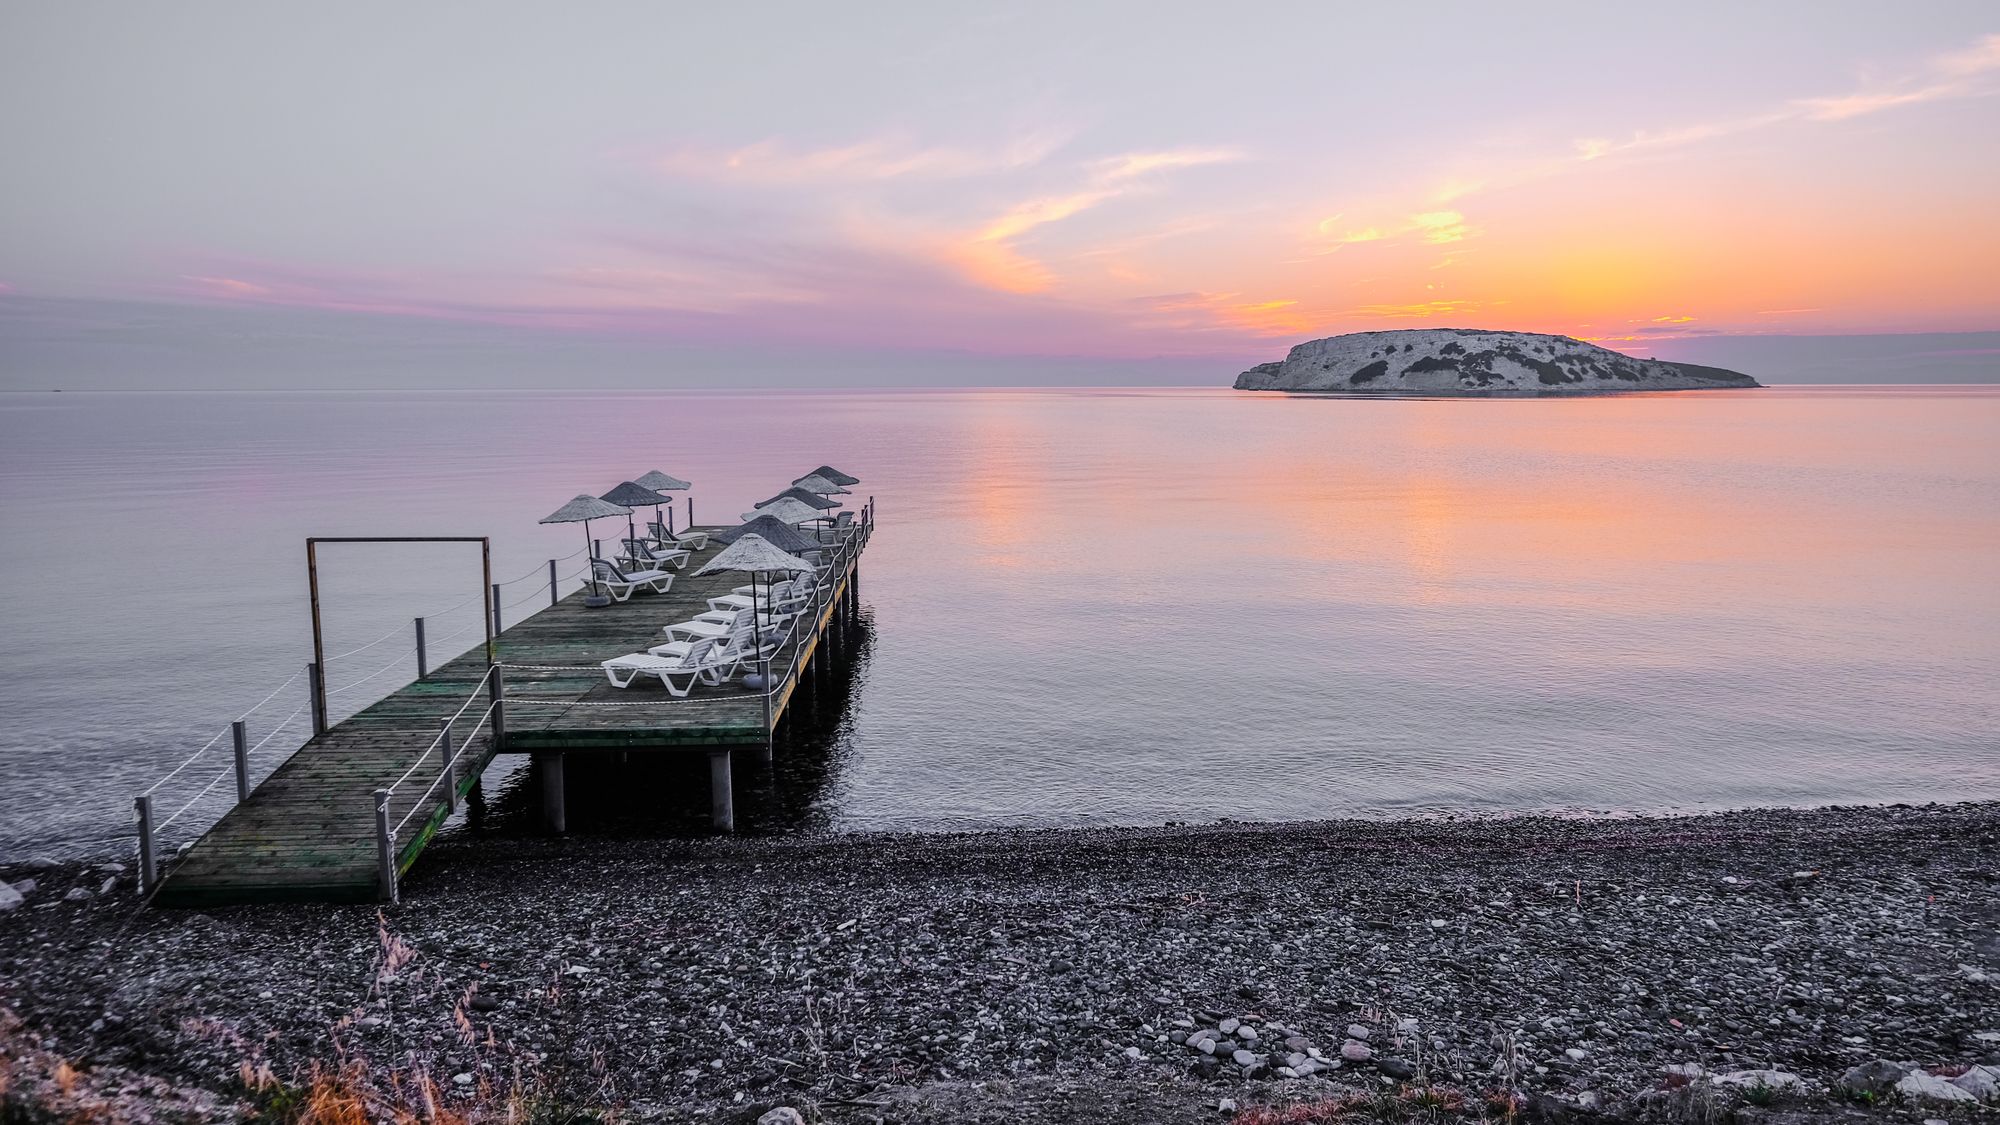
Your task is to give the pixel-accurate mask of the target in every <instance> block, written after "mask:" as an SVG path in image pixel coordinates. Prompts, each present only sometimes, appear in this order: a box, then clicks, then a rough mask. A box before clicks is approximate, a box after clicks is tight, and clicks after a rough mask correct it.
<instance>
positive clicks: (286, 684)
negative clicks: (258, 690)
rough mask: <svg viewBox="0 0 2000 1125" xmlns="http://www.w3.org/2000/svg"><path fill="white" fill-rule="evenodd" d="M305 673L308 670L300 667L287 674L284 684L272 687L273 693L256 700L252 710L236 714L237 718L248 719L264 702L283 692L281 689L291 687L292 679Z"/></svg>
mask: <svg viewBox="0 0 2000 1125" xmlns="http://www.w3.org/2000/svg"><path fill="white" fill-rule="evenodd" d="M305 674H306V670H305V669H304V668H301V669H299V670H298V671H296V672H293V673H292V674H291V675H289V676H286V677H285V682H284V683H282V684H279V685H278V686H277V687H275V688H272V689H271V694H269V695H267V696H265V697H264V698H262V699H260V700H258V701H257V702H256V704H255V705H254V706H252V707H251V708H250V710H248V711H245V712H243V713H242V714H241V715H238V716H236V717H237V719H238V720H242V719H247V718H249V717H250V716H251V714H252V713H254V712H255V711H256V710H257V708H258V707H262V706H263V705H264V704H266V703H269V702H271V701H272V700H273V699H276V698H278V693H279V692H281V691H283V690H285V689H286V688H288V687H291V686H292V681H293V680H296V679H298V678H299V677H300V676H303V675H305Z"/></svg>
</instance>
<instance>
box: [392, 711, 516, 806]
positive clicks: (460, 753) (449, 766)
mask: <svg viewBox="0 0 2000 1125" xmlns="http://www.w3.org/2000/svg"><path fill="white" fill-rule="evenodd" d="M499 705H500V702H499V701H498V700H495V701H493V702H492V703H490V704H488V705H487V707H486V710H485V711H483V712H481V713H480V715H479V721H478V722H476V723H474V724H472V730H471V731H470V732H469V733H467V734H466V736H465V737H464V738H463V739H461V740H460V741H459V743H458V744H457V745H456V746H454V747H452V751H451V757H450V758H449V759H447V760H445V761H442V762H439V763H438V770H437V773H436V775H435V776H433V777H432V778H431V783H430V784H429V785H426V786H424V791H423V792H421V793H419V794H417V795H416V797H415V798H414V800H413V803H412V804H411V805H410V811H409V812H406V813H404V814H403V819H401V820H399V821H397V822H396V827H395V829H394V831H395V832H397V833H398V834H400V833H401V832H402V831H403V826H404V825H406V824H408V823H410V818H411V817H413V816H415V815H417V811H418V810H419V809H421V808H423V807H424V806H423V802H424V799H425V798H427V797H429V796H430V795H431V793H432V791H433V790H435V789H436V788H437V787H438V782H440V781H443V780H444V779H445V778H446V776H450V777H451V779H452V784H453V785H456V784H458V760H459V759H460V758H462V757H464V756H465V751H466V750H467V748H469V747H470V746H471V745H472V743H473V740H474V739H476V738H478V737H479V732H480V730H481V728H483V727H485V726H486V720H487V719H489V718H491V717H492V716H493V708H495V707H498V706H499ZM462 713H463V712H461V714H462ZM438 733H439V734H440V735H442V734H443V733H444V732H443V731H442V730H440V731H439V732H438ZM424 754H425V756H426V757H428V756H429V755H430V751H429V749H426V750H425V751H424ZM417 763H418V765H421V764H423V759H422V758H419V759H417ZM410 770H411V773H414V772H416V767H415V766H412V767H411V768H410ZM447 771H449V772H448V773H447ZM403 776H404V777H405V778H407V777H409V776H410V775H409V774H407V773H406V774H404V775H403ZM396 784H397V785H401V784H402V782H400V781H399V782H397V783H396ZM389 791H390V793H391V794H394V792H395V787H394V786H391V787H390V790H389Z"/></svg>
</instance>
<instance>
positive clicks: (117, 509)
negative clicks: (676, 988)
mask: <svg viewBox="0 0 2000 1125" xmlns="http://www.w3.org/2000/svg"><path fill="white" fill-rule="evenodd" d="M821 462H827V463H831V464H833V465H835V466H838V467H840V468H842V469H845V470H846V471H848V472H851V473H854V474H855V475H857V476H860V477H862V478H863V479H864V480H865V482H866V483H865V484H863V485H862V486H860V487H859V488H857V489H856V490H855V491H856V492H857V494H859V495H860V496H862V497H865V496H867V495H873V496H875V497H876V498H877V500H878V503H879V510H880V518H881V521H882V527H881V530H880V532H879V533H878V534H877V535H876V537H875V539H874V542H873V543H872V544H871V546H870V548H869V552H868V555H867V557H866V559H865V561H864V568H863V599H862V600H863V603H864V609H865V623H866V627H867V637H866V641H865V643H864V645H863V646H862V647H861V649H860V654H861V655H860V659H859V661H858V663H857V666H856V667H855V669H854V670H853V673H852V675H851V677H850V678H849V679H848V680H847V681H846V682H844V683H843V684H841V685H840V689H839V692H838V693H837V694H836V695H835V696H834V698H833V702H834V703H836V704H837V706H828V707H824V708H822V712H823V713H822V714H820V715H818V716H816V717H814V718H813V719H812V721H811V723H810V724H803V723H802V725H804V726H806V727H808V729H805V730H803V731H801V732H800V733H799V734H798V735H797V736H796V741H797V743H798V744H797V745H796V746H793V747H790V748H788V752H789V762H788V764H781V766H780V768H779V769H778V770H777V772H776V773H775V774H774V775H772V776H768V777H764V778H762V779H755V778H753V779H751V781H749V782H748V783H746V784H747V786H748V788H750V789H752V790H753V791H754V793H753V796H752V798H751V802H752V804H753V805H755V806H756V808H755V809H754V810H753V811H752V813H751V814H750V816H749V817H748V819H749V821H750V823H751V824H752V825H753V826H758V827H762V828H766V829H777V830H783V829H788V828H804V829H808V830H834V831H841V830H852V829H920V830H937V829H958V828H978V827H992V826H1003V825H1086V824H1142V823H1159V822H1162V821H1167V820H1189V821H1203V820H1213V819H1216V818H1224V817H1228V818H1238V819H1258V820H1270V819H1296V818H1313V817H1332V816H1349V815H1356V816H1372V817H1384V816H1402V815H1415V814H1444V813H1475V814H1493V813H1504V812H1510V811H1516V810H1563V811H1574V812H1583V813H1619V812H1652V811H1668V810H1699V809H1712V808H1720V807H1741V806H1754V805H1773V804H1799V805H1805V804H1822V803H1841V802H1893V801H1912V802H1916V801H1944V800H1958V799H1968V798H1992V797H2000V687H1996V685H2000V566H1996V564H2000V388H1981V387H1970V388H1896V389H1890V388H1839V389H1834V388H1784V389H1771V390H1763V391H1731V392H1716V393H1689V394H1672V395H1655V396H1637V395H1635V396H1628V397H1610V398H1593V399H1579V400H1516V401H1492V402H1485V401H1449V400H1446V401H1437V400H1430V401H1426V400H1392V401H1339V400H1325V399H1292V398H1285V397H1282V396H1264V395H1250V394H1239V393H1234V392H1230V391H1226V390H1214V391H1211V390H1137V391H1134V390H1095V391H1093V390H1069V391H1048V390H1026V391H1011V390H1010V391H951V392H942V391H919V392H907V391H895V392H886V391H885V392H848V393H826V394H818V393H757V394H706V393H661V394H631V393H435V394H429V393H410V394H382V393H366V394H358V393H357V394H339V393H324V394H321V393H310V394H77V393H65V394H26V393H16V394H7V395H0V466H3V467H4V473H0V521H4V535H0V562H4V577H5V581H4V583H0V713H4V719H5V721H4V722H0V778H4V781H0V854H12V855H18V854H22V853H27V852H39V851H49V852H58V851H63V850H80V849H90V848H100V849H101V848H104V847H106V846H108V845H107V842H108V841H110V840H113V839H122V838H123V837H124V835H125V833H126V831H127V826H128V824H129V821H130V807H131V797H132V795H133V794H134V793H135V792H137V791H138V790H140V789H142V788H144V787H145V786H146V785H148V784H150V783H151V782H152V780H153V779H154V778H156V777H157V776H158V775H159V774H161V773H162V772H163V771H164V770H166V769H167V768H169V767H171V766H172V765H173V764H174V763H176V762H178V761H180V760H181V759H182V758H184V757H185V756H187V755H188V754H189V753H191V752H192V751H193V750H195V749H196V748H198V747H200V746H201V745H202V744H203V743H204V742H206V741H207V740H208V739H209V738H210V737H211V736H213V735H214V734H215V733H216V732H217V731H218V730H220V729H221V728H222V727H223V726H224V725H225V724H226V723H227V721H228V720H229V719H230V718H232V717H234V716H235V715H236V714H238V713H240V712H241V711H243V709H245V708H246V707H250V706H251V705H252V704H256V703H258V702H259V700H260V699H261V698H262V697H264V696H265V695H266V694H267V693H270V692H272V691H273V690H276V691H277V692H278V694H277V695H276V696H275V697H273V698H272V700H271V701H270V702H268V703H266V704H264V705H263V706H262V707H260V708H259V709H258V710H257V711H256V712H255V713H253V715H252V719H251V737H252V738H253V739H263V738H265V737H266V736H267V735H269V736H270V741H268V742H267V743H266V744H265V745H264V747H263V748H262V749H261V750H259V751H258V756H257V763H258V765H257V769H258V771H259V772H262V771H263V770H266V769H268V768H269V767H270V766H271V765H273V764H275V762H276V761H277V760H278V758H279V757H281V756H282V754H283V753H284V752H286V751H289V750H290V749H291V748H292V747H294V746H295V745H296V744H297V741H298V739H297V737H295V735H296V732H297V730H298V728H299V727H300V726H301V725H303V722H304V720H303V718H302V717H298V718H292V719H291V723H292V725H291V726H289V727H284V728H280V727H278V723H279V722H280V721H282V720H285V719H287V717H288V716H289V715H295V714H296V710H297V707H298V705H299V704H300V703H302V702H303V701H304V698H305V695H304V688H303V685H302V683H300V682H297V681H295V682H293V683H291V684H289V685H287V684H285V680H286V677H287V676H290V675H292V674H293V673H294V671H295V670H296V669H298V668H299V667H300V666H301V665H302V664H303V662H304V661H305V660H307V659H308V656H309V642H308V632H307V613H306V604H305V600H306V599H305V565H304V552H303V546H302V540H303V539H304V537H305V536H307V535H309V534H316V535H480V534H486V535H491V536H492V537H493V539H494V544H495V566H494V570H495V576H496V577H502V578H514V577H517V576H523V575H545V574H546V566H547V563H546V560H547V559H549V558H551V557H556V556H561V555H567V554H569V553H571V552H573V551H575V550H577V549H578V548H579V547H580V546H581V544H582V541H583V537H582V532H581V531H580V530H579V529H578V528H577V527H576V526H574V525H567V526H555V527H543V526H538V525H537V524H536V522H535V521H536V519H537V518H538V517H540V516H542V515H544V514H546V513H547V512H549V511H551V510H553V509H554V508H556V507H557V506H558V505H560V504H561V503H562V502H564V501H565V500H567V499H569V498H570V497H571V496H573V495H575V494H576V493H578V492H581V491H589V492H593V493H596V492H602V491H605V490H606V489H608V488H610V487H611V486H612V485H615V484H617V483H618V482H619V481H621V480H625V479H628V478H630V477H633V476H636V475H638V474H640V473H643V472H645V471H646V470H648V469H654V468H658V469H664V470H666V471H667V472H670V473H673V474H675V475H678V476H681V477H686V478H689V479H691V480H693V481H694V482H695V485H696V488H695V490H694V492H693V493H692V495H693V497H694V502H695V506H696V513H695V514H696V516H697V518H698V519H699V520H700V521H701V522H705V523H707V522H719V521H722V520H724V519H731V518H733V516H734V515H735V513H738V512H740V511H742V510H744V509H745V508H746V507H748V506H749V505H750V504H751V503H752V502H754V501H758V500H761V499H763V498H764V497H765V496H767V495H769V494H771V493H772V492H775V491H777V490H778V489H779V488H781V487H782V486H784V485H785V483H786V482H787V481H789V480H790V479H791V478H793V477H795V476H797V475H799V474H800V473H802V472H804V471H805V470H807V469H810V468H812V467H813V466H815V465H818V464H820V463H821ZM596 526H597V528H598V529H599V531H600V533H601V534H604V535H610V534H612V530H613V529H612V528H611V527H610V526H609V525H608V524H599V525H596ZM574 565H575V560H570V561H566V562H565V563H564V564H563V566H564V569H565V571H567V570H568V569H569V568H571V567H573V566H574ZM323 567H324V575H323V577H324V580H325V582H326V606H327V614H328V620H329V622H330V632H331V635H330V638H329V642H328V647H329V651H332V652H343V651H345V650H348V649H352V648H357V647H361V646H364V645H368V644H370V642H373V641H376V639H377V638H380V637H385V636H386V637H387V639H386V640H383V641H381V643H378V644H374V646H373V647H370V648H365V649H364V650H363V651H361V652H359V653H356V654H354V655H352V656H348V657H343V658H342V659H339V660H336V661H334V662H333V668H332V671H331V673H330V676H329V679H330V682H331V683H332V684H333V685H334V686H335V687H336V688H344V689H345V690H343V691H341V693H340V694H339V695H338V696H337V697H336V704H337V706H336V710H337V711H341V712H344V711H346V710H351V709H353V708H355V707H358V706H360V705H362V704H365V703H366V702H368V701H369V700H370V699H371V698H373V696H374V694H375V693H378V692H380V691H386V690H388V689H390V688H393V687H395V686H397V685H398V684H400V683H401V682H402V681H403V680H405V679H406V678H407V677H408V675H409V673H410V666H411V657H410V655H409V653H408V652H407V651H406V650H407V648H408V645H407V643H406V640H405V632H404V631H405V630H406V629H407V628H408V622H409V619H410V618H412V617H414V616H417V615H430V616H431V619H432V620H431V626H430V629H431V634H432V636H433V637H443V638H450V639H446V640H444V641H442V642H440V646H439V647H444V648H449V649H451V650H453V651H456V650H457V649H459V648H461V647H463V646H466V645H468V644H469V643H470V642H472V641H473V640H474V639H475V638H476V635H477V624H476V622H477V617H476V613H477V608H476V606H475V605H473V604H466V599H468V598H469V597H471V596H472V595H473V592H474V587H475V585H476V583H477V581H478V577H477V574H478V572H477V559H476V556H475V555H473V554H468V553H466V552H465V551H463V550H458V551H454V550H449V549H442V548H428V547H422V548H415V547H396V548H389V547H366V548H363V547H355V548H330V549H329V550H328V552H327V555H326V556H325V559H324V563H323ZM538 581H539V579H535V578H531V579H529V580H528V581H525V582H522V583H519V584H516V585H512V586H510V587H508V589H509V594H508V597H509V599H510V600H521V601H523V603H524V604H522V605H520V606H519V607H517V608H514V609H511V610H510V611H509V619H510V620H511V619H513V618H514V617H517V616H519V615H521V614H525V613H527V612H530V611H531V610H532V609H533V608H535V605H536V604H537V600H538V597H539V595H538V594H537V593H536V584H537V582H538ZM455 602H457V603H461V604H458V605H456V606H453V603H455ZM447 607H450V608H447ZM454 630H460V632H458V634H457V635H456V637H455V638H453V636H452V635H453V631H454ZM606 655H607V656H609V655H615V654H613V653H606ZM385 665H388V667H387V668H386V670H385V671H382V672H381V674H379V675H377V674H376V672H377V670H378V669H383V668H384V667H385ZM369 677H373V678H372V679H370V678H369ZM274 730H275V733H273V731H274ZM224 745H225V747H226V743H225V744H224ZM503 763H504V764H502V765H497V766H496V767H495V769H496V774H494V775H491V776H489V787H488V788H489V792H491V793H494V794H495V795H496V796H495V800H496V802H497V803H498V804H499V805H500V806H501V807H502V812H503V813H504V811H505V809H506V808H507V807H508V803H509V801H512V800H515V799H516V798H518V791H519V790H521V789H522V788H524V787H525V786H526V785H527V784H529V782H528V780H527V779H526V778H525V777H524V774H525V773H526V771H525V770H523V769H522V768H521V767H520V766H519V765H518V764H516V762H515V760H513V759H503ZM186 776H187V777H189V778H191V779H194V780H198V781H200V782H202V783H204V784H205V783H206V782H207V780H208V779H209V778H210V777H211V776H212V775H211V774H210V773H208V772H207V770H206V768H205V767H204V768H203V769H202V770H201V771H199V772H197V771H190V773H189V774H188V775H186ZM687 780H688V784H687V785H686V786H684V787H682V788H685V789H686V790H687V793H686V794H677V795H674V796H671V797H667V798H660V801H661V805H660V813H661V822H662V824H663V825H668V826H671V825H672V824H678V823H681V822H683V821H685V820H686V819H687V818H686V817H685V816H682V815H681V814H682V813H683V812H685V810H686V809H689V808H692V809H697V810H698V809H699V808H701V807H702V806H703V802H704V801H705V798H704V797H703V793H704V792H705V791H704V790H702V789H701V788H700V786H701V784H703V782H702V780H701V779H700V778H699V777H694V776H691V777H690V778H689V779H687ZM666 781H667V782H670V783H671V782H674V781H675V779H674V778H673V777H668V778H666ZM196 788H197V789H198V786H197V787H196ZM613 788H616V786H613ZM228 789H229V785H228V783H227V782H224V783H223V784H222V785H221V786H219V787H218V789H217V790H216V791H214V792H213V793H212V794H211V796H210V797H209V798H207V799H205V803H202V804H199V805H198V806H197V807H196V808H195V809H193V810H191V811H190V813H189V814H187V816H188V819H189V820H191V821H192V820H198V819H200V818H201V817H203V816H212V815H214V814H215V812H217V811H219V808H220V806H219V805H218V804H217V803H216V801H217V800H218V799H220V798H223V797H225V796H226V795H227V790H228ZM587 789H588V787H585V795H586V797H587ZM176 792H178V793H182V794H186V795H192V791H190V790H185V789H183V790H176ZM509 794H513V795H514V796H511V797H510V796H509ZM683 797H685V798H686V799H685V800H683V799H682V798H683ZM178 803H179V802H178V800H176V801H175V804H178ZM518 803H520V804H522V805H525V804H526V801H525V800H520V801H519V802H518ZM170 807H171V806H170ZM625 811H626V812H628V813H629V812H630V810H629V809H627V810H625ZM498 819H499V820H501V821H504V820H505V816H504V815H502V816H501V817H499V818H498ZM572 819H573V822H574V821H576V820H577V819H578V818H577V817H575V816H573V818H572ZM582 819H583V821H584V823H586V824H587V823H589V815H588V814H587V813H586V814H585V815H584V816H583V818H582ZM697 819H698V818H697Z"/></svg>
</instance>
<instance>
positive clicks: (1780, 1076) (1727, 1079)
mask: <svg viewBox="0 0 2000 1125" xmlns="http://www.w3.org/2000/svg"><path fill="white" fill-rule="evenodd" d="M1715 1084H1716V1085H1717V1086H1737V1087H1741V1088H1743V1089H1746V1090H1748V1089H1755V1088H1756V1087H1759V1086H1762V1087H1764V1088H1765V1089H1768V1090H1803V1089H1805V1085H1806V1083H1805V1079H1803V1078H1800V1077H1799V1076H1798V1075H1796V1074H1793V1073H1792V1072H1791V1071H1789V1070H1732V1071H1730V1072H1729V1073H1727V1074H1718V1075H1716V1076H1715Z"/></svg>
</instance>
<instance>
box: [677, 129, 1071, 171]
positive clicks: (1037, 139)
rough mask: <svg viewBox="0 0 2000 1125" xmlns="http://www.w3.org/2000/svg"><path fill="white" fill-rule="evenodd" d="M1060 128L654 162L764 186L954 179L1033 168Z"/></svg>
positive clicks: (1048, 152)
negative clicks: (987, 143)
mask: <svg viewBox="0 0 2000 1125" xmlns="http://www.w3.org/2000/svg"><path fill="white" fill-rule="evenodd" d="M1070 136H1071V135H1070V134H1069V133H1068V132H1067V131H1063V130H1055V129H1047V130H1036V131H1030V132H1026V133H1022V134H1020V135H1018V136H1015V137H1013V138H1011V139H1009V140H1007V141H1005V142H1003V143H1001V144H998V145H995V146H993V147H991V148H983V149H982V148H964V147H959V146H953V145H926V144H922V143H919V142H917V141H915V140H912V139H911V138H908V137H902V136H881V137H871V138H869V139H867V140H862V141H856V142H854V143H852V144H846V145H833V146H827V147H821V148H805V149H800V148H794V147H792V146H790V145H787V144H786V143H785V142H783V141H781V140H766V141H760V142H758V143H756V144H752V145H745V146H742V147H740V148H733V149H712V148H699V147H692V148H682V149H676V150H675V151H673V152H669V153H667V154H665V155H663V156H660V157H657V158H656V159H655V160H654V161H653V166H654V167H655V168H656V169H658V170H659V171H661V172H663V173H665V174H667V175H669V176H673V177H683V178H700V179H716V180H733V181H742V182H753V183H767V184H791V183H832V182H868V181H878V180H895V179H903V178H913V179H915V178H930V179H953V178H962V177H967V176H982V175H990V174H993V173H998V172H1007V171H1014V170H1019V169H1023V168H1032V167H1034V166H1036V165H1038V164H1041V163H1042V162H1043V161H1045V160H1047V159H1048V158H1049V157H1050V156H1052V155H1054V154H1055V153H1056V152H1057V151H1058V150H1059V149H1061V148H1062V147H1063V146H1064V145H1065V144H1068V143H1069V141H1070Z"/></svg>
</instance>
